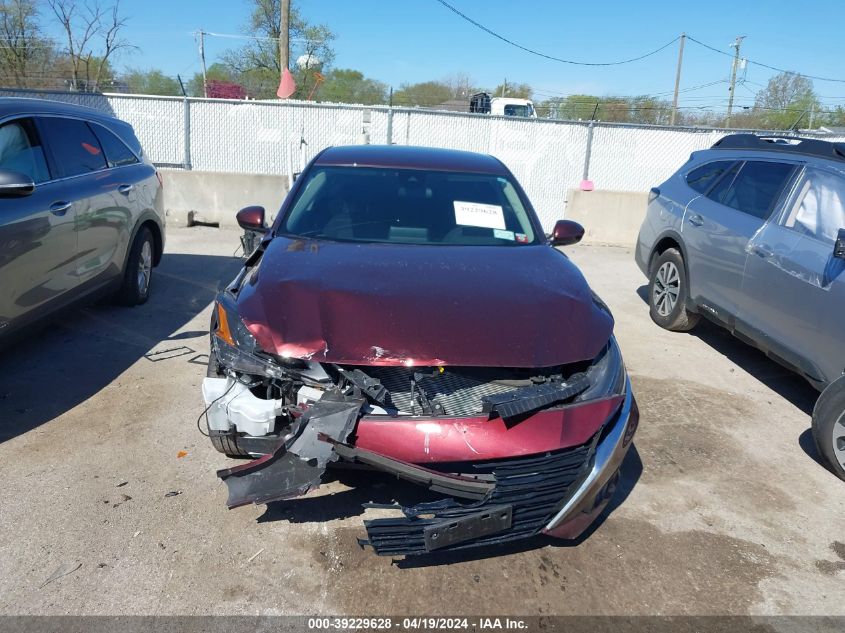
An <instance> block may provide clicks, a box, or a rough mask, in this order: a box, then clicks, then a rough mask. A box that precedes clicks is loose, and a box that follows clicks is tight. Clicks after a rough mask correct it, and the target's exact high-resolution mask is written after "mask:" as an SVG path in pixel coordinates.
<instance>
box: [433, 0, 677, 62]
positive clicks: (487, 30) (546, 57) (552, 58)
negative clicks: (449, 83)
mask: <svg viewBox="0 0 845 633" xmlns="http://www.w3.org/2000/svg"><path fill="white" fill-rule="evenodd" d="M435 1H436V2H439V3H440V4H442V5H443V6H444V7H446V8H447V9H449V10H450V11H452V12H453V13H455V14H456V15H458V16H460V17H461V18H463V19H464V20H466V21H467V22H469V23H470V24H472V25H473V26H475V27H477V28H479V29H481V30H482V31H484V32H486V33H489V34H490V35H492V36H493V37H495V38H497V39H500V40H502V41H503V42H505V43H506V44H510V45H511V46H514V47H516V48H518V49H520V50H523V51H525V52H526V53H531V54H532V55H536V56H537V57H543V58H545V59H550V60H552V61H555V62H560V63H562V64H572V65H574V66H619V65H621V64H630V63H631V62H636V61H639V60H641V59H645V58H646V57H651V56H652V55H655V54H657V53H659V52H660V51H662V50H663V49H666V48H669V47H670V46H671V45H672V44H674V43H675V42H677V41H678V40H679V39H680V35H679V36H678V37H676V38H675V39H673V40H672V41H671V42H667V43H666V44H664V45H663V46H661V47H660V48H656V49H654V50H653V51H651V52H650V53H646V54H645V55H640V56H639V57H632V58H631V59H623V60H621V61H618V62H576V61H572V60H571V59H561V58H560V57H554V56H553V55H547V54H546V53H541V52H539V51H535V50H533V49H531V48H528V47H526V46H522V45H521V44H517V43H516V42H514V41H513V40H509V39H508V38H506V37H504V36H503V35H499V34H498V33H496V32H495V31H493V30H492V29H488V28H487V27H486V26H484V25H483V24H481V23H480V22H476V21H475V20H473V19H472V18H471V17H469V16H468V15H466V14H464V13H461V12H460V11H459V10H458V9H456V8H455V7H453V6H452V5H451V4H449V3H448V2H446V0H435Z"/></svg>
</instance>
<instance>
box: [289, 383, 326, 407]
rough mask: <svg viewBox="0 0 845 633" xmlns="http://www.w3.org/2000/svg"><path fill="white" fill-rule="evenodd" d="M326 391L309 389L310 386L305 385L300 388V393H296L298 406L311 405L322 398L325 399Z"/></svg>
mask: <svg viewBox="0 0 845 633" xmlns="http://www.w3.org/2000/svg"><path fill="white" fill-rule="evenodd" d="M324 393H325V391H323V390H322V389H316V388H314V387H309V386H308V385H303V386H302V387H300V388H299V391H297V392H296V404H297V405H302V404H310V403H312V402H317V400H319V399H320V398H322V397H323V394H324Z"/></svg>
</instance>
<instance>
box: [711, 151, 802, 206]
mask: <svg viewBox="0 0 845 633" xmlns="http://www.w3.org/2000/svg"><path fill="white" fill-rule="evenodd" d="M736 170H737V168H734V169H731V171H730V172H729V173H727V174H725V177H724V178H722V179H721V180H720V181H719V182H718V184H717V185H716V186H715V187H714V188H713V189H712V191H710V193H708V194H707V197H708V198H711V199H712V200H714V201H716V202H718V203H720V204H724V205H727V206H729V207H732V208H734V209H736V210H737V211H742V212H743V213H747V214H748V215H752V216H754V217H757V218H760V219H761V220H765V219H766V218H768V217H769V215H770V214H771V212H772V209H773V208H774V206H775V203H776V202H777V201H778V198H779V197H780V194H781V192H782V191H783V188H784V186H785V185H786V182H787V181H788V180H789V177H790V176H791V175H792V173H793V172H794V171H795V166H794V165H790V164H788V163H775V162H769V161H754V160H749V161H746V162H745V163H743V164H742V165H741V166H740V167H739V168H738V171H736Z"/></svg>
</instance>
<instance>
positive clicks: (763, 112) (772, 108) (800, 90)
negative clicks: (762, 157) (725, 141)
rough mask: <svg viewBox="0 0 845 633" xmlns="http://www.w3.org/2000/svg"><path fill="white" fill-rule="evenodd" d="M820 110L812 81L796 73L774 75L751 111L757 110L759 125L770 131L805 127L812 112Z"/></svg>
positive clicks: (758, 95) (759, 93) (760, 93)
mask: <svg viewBox="0 0 845 633" xmlns="http://www.w3.org/2000/svg"><path fill="white" fill-rule="evenodd" d="M819 109H820V104H819V99H818V97H817V96H816V93H815V92H814V91H813V82H812V80H811V79H808V78H807V77H803V76H801V75H796V74H795V73H780V74H778V75H775V76H774V77H772V78H771V79H769V83H768V85H767V86H766V87H765V88H764V89H763V90H761V91H760V92H758V93H757V97H756V99H755V100H754V110H755V111H756V112H757V113H759V116H760V120H761V123H762V126H763V127H766V128H768V129H772V130H785V129H790V128H792V127H796V126H797V125H798V124H801V125H803V126H805V127H808V126H809V118H810V115H811V112H812V111H813V110H819ZM799 119H800V120H799Z"/></svg>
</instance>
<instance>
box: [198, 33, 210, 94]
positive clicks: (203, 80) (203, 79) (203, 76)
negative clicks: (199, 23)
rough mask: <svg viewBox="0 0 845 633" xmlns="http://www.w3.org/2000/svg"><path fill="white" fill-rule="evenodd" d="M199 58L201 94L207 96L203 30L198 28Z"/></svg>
mask: <svg viewBox="0 0 845 633" xmlns="http://www.w3.org/2000/svg"><path fill="white" fill-rule="evenodd" d="M199 35H200V59H202V94H203V96H204V97H206V98H207V97H208V75H207V73H206V68H205V32H204V31H203V30H202V29H200V33H199Z"/></svg>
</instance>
